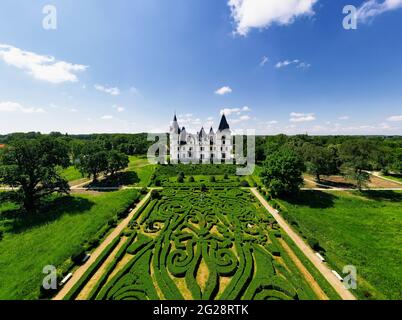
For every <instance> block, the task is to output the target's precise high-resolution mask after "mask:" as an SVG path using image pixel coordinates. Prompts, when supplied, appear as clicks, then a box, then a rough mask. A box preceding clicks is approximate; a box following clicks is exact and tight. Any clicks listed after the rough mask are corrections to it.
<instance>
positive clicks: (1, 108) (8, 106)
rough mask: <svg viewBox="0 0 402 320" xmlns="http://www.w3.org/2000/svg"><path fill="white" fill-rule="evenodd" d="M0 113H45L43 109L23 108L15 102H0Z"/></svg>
mask: <svg viewBox="0 0 402 320" xmlns="http://www.w3.org/2000/svg"><path fill="white" fill-rule="evenodd" d="M0 112H22V113H45V112H46V111H45V109H43V108H34V107H24V106H22V105H21V104H19V103H17V102H11V101H5V102H0Z"/></svg>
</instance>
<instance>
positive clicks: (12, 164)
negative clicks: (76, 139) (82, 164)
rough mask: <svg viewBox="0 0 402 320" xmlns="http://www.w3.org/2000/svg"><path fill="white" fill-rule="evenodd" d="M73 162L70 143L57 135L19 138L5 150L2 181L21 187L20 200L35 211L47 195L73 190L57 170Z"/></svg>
mask: <svg viewBox="0 0 402 320" xmlns="http://www.w3.org/2000/svg"><path fill="white" fill-rule="evenodd" d="M69 164H70V161H69V157H68V147H67V145H66V144H65V143H63V142H61V141H60V140H58V139H56V138H54V137H50V136H49V137H39V138H33V139H29V140H28V139H21V140H15V141H13V143H12V145H10V146H8V147H7V148H6V149H5V150H4V152H3V153H2V156H1V159H0V180H1V181H3V183H4V184H7V185H9V186H11V187H16V188H18V191H17V199H18V200H19V201H21V203H22V205H23V207H24V209H25V210H26V211H27V212H29V213H32V212H35V211H36V209H37V206H38V204H39V202H40V200H41V199H42V198H43V197H45V196H47V195H50V194H52V193H54V192H58V193H65V194H67V193H68V192H69V190H70V188H69V185H68V183H67V181H66V180H65V179H63V178H62V177H61V176H60V175H59V173H58V170H57V168H58V167H63V168H66V167H67V166H68V165H69Z"/></svg>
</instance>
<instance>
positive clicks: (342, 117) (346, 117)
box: [338, 116, 349, 120]
mask: <svg viewBox="0 0 402 320" xmlns="http://www.w3.org/2000/svg"><path fill="white" fill-rule="evenodd" d="M338 120H349V116H341V117H339V118H338Z"/></svg>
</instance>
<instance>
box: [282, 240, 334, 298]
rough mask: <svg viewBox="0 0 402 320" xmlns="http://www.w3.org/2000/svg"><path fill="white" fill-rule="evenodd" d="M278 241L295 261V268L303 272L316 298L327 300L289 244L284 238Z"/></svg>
mask: <svg viewBox="0 0 402 320" xmlns="http://www.w3.org/2000/svg"><path fill="white" fill-rule="evenodd" d="M279 242H280V243H281V245H282V247H283V248H284V249H285V251H286V252H287V254H288V255H289V257H290V259H292V261H293V262H294V263H295V265H296V266H297V268H298V269H299V270H300V272H301V273H302V274H303V276H304V278H305V279H306V280H307V282H308V284H309V285H310V287H311V289H313V291H314V292H315V294H316V295H317V296H318V298H319V299H320V300H329V298H328V296H327V295H326V294H325V292H324V291H322V289H321V287H320V286H319V284H318V283H317V281H316V280H315V279H314V277H313V276H312V275H311V273H310V272H309V271H308V270H307V269H306V267H305V266H304V264H303V263H302V262H301V261H300V260H299V258H298V257H297V256H296V255H295V253H294V252H293V250H292V249H291V248H290V247H289V245H288V244H287V243H286V242H285V240H283V239H279Z"/></svg>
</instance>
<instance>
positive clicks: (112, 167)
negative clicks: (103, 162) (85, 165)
mask: <svg viewBox="0 0 402 320" xmlns="http://www.w3.org/2000/svg"><path fill="white" fill-rule="evenodd" d="M107 162H108V168H107V171H108V173H110V174H111V175H112V176H114V175H115V174H116V172H118V171H120V170H123V169H125V168H127V167H128V163H129V159H128V156H127V155H125V154H124V153H121V152H118V151H116V150H111V151H109V152H108V154H107Z"/></svg>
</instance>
